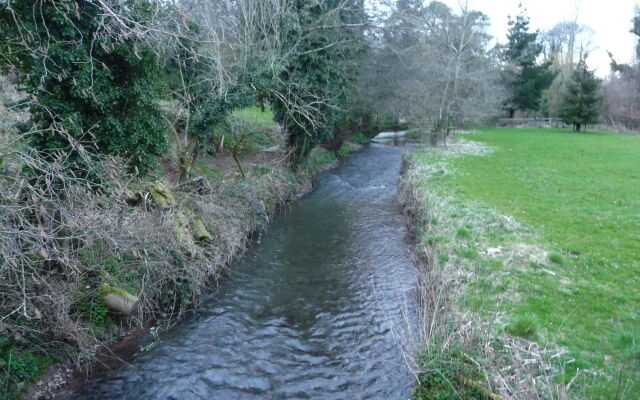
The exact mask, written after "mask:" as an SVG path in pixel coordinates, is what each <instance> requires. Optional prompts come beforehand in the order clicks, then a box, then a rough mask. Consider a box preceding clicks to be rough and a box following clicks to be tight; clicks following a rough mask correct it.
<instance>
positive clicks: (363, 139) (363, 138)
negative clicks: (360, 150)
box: [349, 132, 371, 144]
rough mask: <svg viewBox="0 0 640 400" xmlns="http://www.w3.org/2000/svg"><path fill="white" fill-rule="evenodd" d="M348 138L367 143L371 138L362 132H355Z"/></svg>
mask: <svg viewBox="0 0 640 400" xmlns="http://www.w3.org/2000/svg"><path fill="white" fill-rule="evenodd" d="M349 140H350V141H351V142H353V143H356V144H368V143H369V142H371V139H369V138H368V137H366V136H365V135H364V133H362V132H357V133H356V134H355V135H353V136H351V138H349Z"/></svg>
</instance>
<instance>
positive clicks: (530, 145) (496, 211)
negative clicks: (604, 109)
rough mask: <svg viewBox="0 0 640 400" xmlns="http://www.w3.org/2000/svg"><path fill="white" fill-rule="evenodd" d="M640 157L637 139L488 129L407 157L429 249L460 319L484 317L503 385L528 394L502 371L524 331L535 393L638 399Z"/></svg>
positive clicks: (481, 363) (481, 364) (488, 363)
mask: <svg viewBox="0 0 640 400" xmlns="http://www.w3.org/2000/svg"><path fill="white" fill-rule="evenodd" d="M639 154H640V137H638V136H630V135H618V134H612V133H607V132H588V133H573V132H570V131H567V130H553V129H491V130H484V131H481V132H479V133H475V134H471V135H465V141H463V142H458V143H457V144H456V145H454V146H452V147H451V148H449V149H438V150H434V149H424V150H420V151H418V152H416V153H415V154H414V155H412V156H411V157H410V159H409V160H408V166H407V169H406V170H405V177H404V180H405V181H404V188H405V192H404V193H405V198H406V199H409V200H411V201H407V208H408V209H409V211H410V212H413V215H414V224H415V226H416V229H417V234H418V235H419V246H418V251H419V252H422V253H423V254H426V255H428V256H430V259H429V261H430V262H431V263H433V264H435V268H436V269H441V270H445V271H449V272H450V273H451V274H453V275H452V278H450V279H449V280H447V283H446V284H449V285H451V286H452V287H455V288H456V289H457V290H456V291H455V293H456V294H455V295H454V296H452V297H451V298H450V299H449V301H450V303H452V306H451V307H452V309H453V310H454V314H455V315H456V317H455V319H456V323H455V324H454V326H458V327H460V326H464V324H465V323H467V322H469V321H475V322H473V323H474V324H476V326H478V327H481V328H478V329H475V330H476V334H477V336H479V337H480V339H479V340H480V341H481V342H483V343H485V345H488V346H490V347H491V349H492V350H491V351H489V353H490V354H487V352H486V351H485V352H484V353H483V354H480V355H478V356H477V357H476V358H475V359H476V360H477V361H478V365H476V366H475V367H474V369H480V370H484V376H485V377H486V386H488V387H490V388H492V390H494V391H495V392H499V393H500V394H502V395H503V396H505V397H514V398H518V397H526V396H525V394H524V393H521V394H520V395H519V396H515V395H514V393H518V390H519V389H522V384H518V381H517V380H516V379H513V381H512V382H511V383H509V379H502V380H504V381H505V382H506V383H507V384H501V383H500V380H501V379H500V378H503V377H499V376H496V375H500V374H496V372H495V371H496V370H497V368H498V367H500V366H501V365H502V367H501V368H510V366H509V365H510V364H512V363H513V362H516V361H517V359H518V357H513V355H514V354H513V348H514V346H513V345H507V346H505V343H506V344H509V343H511V341H513V340H516V341H520V343H521V344H520V347H522V346H532V345H533V346H535V347H536V348H538V349H539V351H536V352H534V353H535V354H536V355H537V357H538V358H539V360H537V361H536V362H539V364H540V366H541V368H536V369H534V370H531V371H529V372H528V374H529V375H531V378H530V381H533V379H534V378H536V376H537V379H536V381H537V382H538V385H537V387H536V385H532V386H531V388H529V390H528V392H530V393H546V395H547V396H548V397H554V398H558V397H560V398H562V397H576V398H590V399H591V398H603V399H622V398H626V399H633V398H637V397H638V396H639V395H640V379H639V378H640V374H639V371H640V343H639V342H640V339H639V338H640V314H638V310H639V309H640V291H639V290H638V287H639V284H640V264H639V262H640V261H639V260H640V219H639V218H638V217H639V215H640V174H639V173H638V171H640V157H639V156H638V155H639ZM454 331H455V329H454ZM448 333H449V334H450V333H451V332H448ZM472 336H473V335H472ZM492 343H493V344H492ZM496 343H497V344H496ZM494 344H495V346H494ZM515 347H517V346H515ZM505 349H507V350H508V351H507V352H506V353H505ZM485 350H486V347H485ZM427 353H428V352H427ZM496 355H498V356H496ZM425 357H427V359H431V358H430V356H429V355H428V354H427V355H425ZM520 358H522V357H520ZM531 358H532V359H535V358H536V357H531ZM541 377H543V378H544V379H541ZM540 382H544V384H542V385H541V384H540ZM518 386H519V387H518ZM425 398H428V397H425Z"/></svg>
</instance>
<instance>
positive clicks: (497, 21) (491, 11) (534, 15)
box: [441, 0, 640, 77]
mask: <svg viewBox="0 0 640 400" xmlns="http://www.w3.org/2000/svg"><path fill="white" fill-rule="evenodd" d="M441 1H443V2H444V3H446V4H448V5H449V6H450V7H451V8H452V9H454V10H459V9H460V7H459V0H441ZM463 1H464V0H463ZM519 3H522V5H523V7H524V8H526V9H527V14H528V15H529V17H530V18H531V23H530V27H531V28H532V29H540V30H547V29H549V28H551V27H553V25H555V24H556V23H558V22H562V21H573V20H574V19H575V16H576V9H577V10H578V23H579V24H581V25H587V26H589V27H591V28H592V29H593V35H592V48H593V50H592V51H591V53H590V55H589V58H588V59H587V63H588V64H589V66H590V67H591V68H594V69H596V73H597V74H598V75H600V76H602V77H604V76H606V75H607V74H608V73H609V57H608V56H607V51H610V52H611V53H613V54H614V56H615V57H616V60H617V61H619V62H625V63H628V62H630V61H631V60H632V58H633V53H634V48H635V39H634V35H633V34H631V33H629V30H630V29H631V26H632V24H631V19H632V18H633V15H634V7H635V5H636V4H638V3H640V0H469V7H470V8H472V9H475V10H479V11H482V12H484V13H485V14H487V15H488V16H489V18H490V19H491V28H490V33H491V34H492V35H493V36H494V37H496V38H497V39H498V41H499V42H501V43H505V42H506V34H507V29H508V25H507V21H508V16H509V15H512V16H515V15H517V14H518V4H519ZM576 5H577V7H576Z"/></svg>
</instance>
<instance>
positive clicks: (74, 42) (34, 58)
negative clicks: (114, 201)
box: [0, 0, 167, 172]
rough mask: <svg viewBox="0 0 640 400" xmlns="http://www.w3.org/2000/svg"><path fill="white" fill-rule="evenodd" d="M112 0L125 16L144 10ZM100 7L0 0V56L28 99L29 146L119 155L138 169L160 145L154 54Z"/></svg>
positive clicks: (65, 0) (78, 0) (163, 142)
mask: <svg viewBox="0 0 640 400" xmlns="http://www.w3.org/2000/svg"><path fill="white" fill-rule="evenodd" d="M114 7H116V9H117V11H118V12H121V13H122V16H126V18H127V19H128V20H130V21H138V20H140V19H142V18H145V17H146V16H147V15H146V13H148V10H147V8H146V7H145V2H143V1H127V2H126V6H125V2H116V4H115V5H114ZM105 15H106V13H105V12H104V10H103V9H102V8H100V6H99V5H98V4H97V3H96V2H91V1H82V0H60V1H52V0H35V1H11V2H2V3H0V52H1V53H2V54H3V57H2V58H1V59H0V62H3V63H5V64H9V65H12V66H13V67H14V68H15V69H16V70H17V72H18V79H19V82H20V85H21V86H22V87H23V88H24V89H25V90H26V91H27V92H28V93H29V94H30V95H31V96H32V98H33V99H35V100H36V101H33V102H31V103H30V105H29V108H30V109H29V111H30V115H31V121H30V122H31V124H28V125H25V126H23V127H22V128H23V131H30V132H33V133H32V134H31V136H30V137H31V141H32V144H33V145H34V146H35V147H36V148H37V149H39V150H41V151H42V152H44V153H45V154H49V155H50V156H51V157H54V156H56V155H59V154H61V153H62V154H67V155H68V156H69V157H70V158H71V159H75V160H76V162H80V160H81V159H82V157H78V152H87V153H89V154H91V153H103V154H112V155H119V156H122V157H123V158H124V159H125V161H126V162H127V163H128V164H129V165H130V167H131V168H132V169H137V170H138V171H139V172H145V171H146V170H147V169H149V167H150V166H151V165H152V164H153V163H154V160H155V157H157V156H159V155H161V154H163V153H164V151H165V149H166V147H167V138H166V133H167V129H166V128H167V127H166V124H165V122H164V121H163V119H162V115H161V113H160V110H159V108H158V106H157V102H156V100H157V99H158V98H159V97H160V95H161V90H162V83H161V82H162V80H161V79H160V69H159V66H158V58H157V54H156V52H155V51H154V49H153V48H152V47H151V46H149V45H148V44H147V43H145V42H143V41H138V40H136V38H135V37H134V36H133V35H125V34H122V35H121V34H120V33H119V31H118V29H119V28H121V26H120V25H118V24H114V23H112V22H113V21H112V20H111V19H110V18H109V17H108V16H105ZM78 167H79V168H78V169H79V170H80V169H90V167H91V166H89V165H79V166H78Z"/></svg>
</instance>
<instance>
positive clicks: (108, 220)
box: [0, 108, 356, 399]
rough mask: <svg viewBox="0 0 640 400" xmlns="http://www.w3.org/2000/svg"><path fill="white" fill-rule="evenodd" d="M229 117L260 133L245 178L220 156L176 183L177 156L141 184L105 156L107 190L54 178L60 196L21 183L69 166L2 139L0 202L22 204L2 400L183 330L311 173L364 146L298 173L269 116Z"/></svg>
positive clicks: (9, 213)
mask: <svg viewBox="0 0 640 400" xmlns="http://www.w3.org/2000/svg"><path fill="white" fill-rule="evenodd" d="M0 111H2V110H0ZM5 114H6V111H5ZM233 117H234V118H235V119H236V120H239V121H242V123H243V126H244V127H245V129H248V130H251V131H252V132H256V133H257V134H253V135H252V138H253V137H255V138H257V139H258V141H256V142H255V143H250V144H249V145H247V146H246V150H245V151H243V153H242V154H241V155H240V156H239V162H240V163H241V165H242V168H243V170H244V173H245V175H246V177H242V176H241V174H240V171H239V168H238V165H237V163H236V161H235V160H233V157H232V156H231V154H230V153H229V151H228V150H226V148H222V149H221V150H219V151H218V153H217V154H203V155H201V157H200V159H199V160H198V161H197V163H196V164H194V168H193V173H194V174H195V175H196V176H197V178H196V179H193V180H190V181H188V182H186V183H185V182H179V180H178V166H177V162H178V160H177V156H176V154H175V152H170V154H169V155H168V156H167V157H165V158H164V159H162V160H159V163H158V164H159V166H158V168H157V169H156V171H154V172H153V173H152V174H150V175H148V176H146V177H145V178H144V179H139V178H135V177H131V176H129V175H128V174H127V173H126V171H124V170H123V169H122V168H119V167H118V166H117V165H114V164H113V161H114V160H109V159H105V160H104V165H99V167H100V168H97V170H99V171H101V172H102V173H104V185H103V186H102V188H101V190H99V191H95V190H92V189H91V188H89V187H87V186H83V185H82V184H81V181H79V182H78V183H79V184H76V183H75V182H74V181H73V180H72V179H73V178H72V177H69V176H62V175H60V179H57V180H55V181H58V182H60V181H63V180H62V179H65V181H64V182H66V184H65V185H58V186H56V191H55V192H54V191H52V190H49V189H50V187H48V186H42V185H40V186H37V187H36V186H33V187H31V186H25V184H24V181H20V179H15V177H18V178H19V177H21V176H22V175H21V174H22V173H23V172H24V171H25V168H24V165H25V164H24V163H25V162H29V163H33V165H34V166H36V167H38V168H43V171H44V170H45V169H46V172H47V173H49V174H50V175H51V176H54V177H58V175H55V174H58V173H59V172H58V171H61V170H63V169H62V168H59V166H57V165H55V164H52V165H50V164H49V163H47V162H40V161H38V160H37V159H35V160H31V159H28V158H26V157H25V154H26V153H25V152H24V151H22V150H19V151H17V152H16V151H15V149H16V148H20V146H17V145H16V144H17V143H20V138H19V136H18V135H17V134H16V132H14V131H13V130H7V131H5V132H4V133H5V134H6V135H1V137H0V155H2V156H3V157H2V158H1V160H2V164H1V165H0V167H2V173H3V174H2V179H1V181H0V185H2V186H1V188H2V190H3V192H2V193H3V197H5V199H10V198H11V199H14V200H11V201H8V200H7V201H5V202H3V203H1V204H0V206H2V208H1V209H0V217H2V218H3V220H4V221H5V222H7V225H6V227H7V229H6V230H4V231H3V232H2V235H3V236H2V238H3V240H2V241H0V245H1V246H2V250H3V257H5V258H6V259H7V260H13V261H10V263H9V264H7V265H12V266H13V268H5V269H3V270H1V271H0V273H2V283H1V284H0V299H2V310H3V314H2V315H6V316H7V317H6V318H5V319H3V320H2V321H0V399H5V398H6V399H14V398H18V397H19V396H20V395H21V394H22V393H23V392H24V390H25V388H27V386H28V385H29V383H32V382H35V381H36V380H37V379H38V378H39V377H40V376H41V375H42V374H43V373H44V372H45V371H47V370H49V371H50V373H48V374H47V378H46V379H47V381H46V382H45V383H46V384H45V385H42V386H38V387H32V388H31V390H30V392H29V395H28V396H29V397H28V398H39V397H40V396H47V395H49V394H50V393H55V391H56V390H57V389H58V388H59V387H60V386H62V385H64V383H65V380H66V377H67V376H68V372H69V371H66V367H65V368H60V367H59V364H58V363H60V362H63V361H70V362H71V363H76V364H80V363H83V362H85V361H87V360H89V359H90V358H91V356H92V354H94V353H95V352H96V351H97V350H98V349H100V348H101V347H102V346H103V345H104V344H109V343H113V342H114V341H117V340H119V339H121V338H123V337H125V336H126V335H128V333H129V332H131V331H132V330H135V329H137V328H138V327H139V326H140V325H141V323H142V322H143V321H149V320H152V321H155V322H154V324H153V325H154V326H155V327H156V328H159V329H161V328H163V327H167V326H170V325H171V324H173V323H175V322H176V321H178V320H179V319H180V318H181V316H182V315H183V314H184V312H185V311H186V310H188V309H189V308H190V307H192V306H193V304H194V303H196V302H197V300H198V296H199V294H200V293H201V292H202V291H203V290H205V289H206V287H207V286H210V285H215V284H216V283H217V281H218V279H219V278H220V277H221V276H223V275H224V273H225V270H226V269H227V267H228V266H229V264H230V262H231V261H232V260H233V259H235V258H236V257H237V256H238V255H240V254H241V253H242V252H243V251H244V250H245V249H246V247H247V245H248V241H249V238H250V235H251V234H252V233H254V232H257V231H260V230H261V229H263V228H264V227H265V225H266V224H267V223H268V221H269V219H270V217H271V216H272V215H273V213H274V212H275V210H276V209H277V208H278V207H279V206H280V205H283V204H285V203H286V202H288V201H290V200H293V199H295V198H296V196H297V195H298V194H300V193H302V192H305V191H308V190H309V189H310V188H311V181H312V178H313V175H314V174H315V173H317V172H318V171H320V170H322V169H325V168H328V167H331V166H332V165H335V163H336V162H337V159H338V158H339V157H340V156H343V155H345V154H346V153H348V152H349V151H351V150H353V149H354V148H355V147H356V146H354V145H348V144H345V145H344V146H343V147H342V148H341V149H340V150H338V151H327V150H325V149H322V148H317V149H314V151H313V152H312V153H311V155H310V157H309V158H308V160H307V162H306V164H305V165H303V166H302V167H301V168H299V169H298V170H296V171H293V170H291V169H290V168H289V166H288V162H287V160H286V148H285V146H284V136H283V135H282V132H281V129H280V127H279V126H278V125H277V124H275V123H274V122H273V120H272V117H273V115H272V113H271V112H270V111H269V110H266V111H262V110H260V109H259V108H249V109H244V110H240V111H237V112H234V113H233ZM226 140H227V139H225V141H226ZM230 143H231V142H230ZM231 144H233V143H231ZM25 151H26V149H25ZM172 153H173V154H172ZM25 160H27V161H25ZM43 187H44V188H45V189H46V190H47V192H46V193H47V196H46V198H44V197H42V198H40V199H38V198H34V199H35V200H34V201H31V200H30V199H29V198H27V199H23V197H25V196H24V195H22V193H29V191H31V192H33V193H35V194H37V195H38V196H40V195H41V194H42V193H44V192H43ZM5 194H6V195H7V196H4V195H5ZM12 201H13V202H12ZM51 215H55V219H54V220H52V219H50V218H49V217H50V216H51ZM14 225H15V229H14V230H12V229H13V228H12V227H13V226H14ZM43 237H44V238H45V239H44V240H43ZM5 239H6V240H5ZM21 271H22V272H21ZM21 277H23V278H25V279H21ZM109 294H115V295H118V296H120V297H122V298H132V299H133V298H135V299H136V300H137V302H136V303H135V306H134V310H133V312H132V313H131V314H130V315H124V314H122V313H118V312H114V311H113V310H112V309H110V306H109V304H107V300H106V298H107V295H109ZM14 310H16V311H14ZM52 365H56V367H55V368H54V369H50V366H52ZM69 366H70V365H69Z"/></svg>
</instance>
